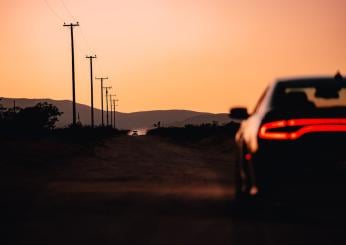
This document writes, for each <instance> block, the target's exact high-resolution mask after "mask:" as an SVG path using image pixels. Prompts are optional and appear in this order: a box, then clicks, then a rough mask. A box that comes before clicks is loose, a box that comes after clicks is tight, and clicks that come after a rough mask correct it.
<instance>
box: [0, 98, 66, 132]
mask: <svg viewBox="0 0 346 245" xmlns="http://www.w3.org/2000/svg"><path fill="white" fill-rule="evenodd" d="M0 114H1V117H0V128H1V129H2V130H4V131H6V130H10V131H11V130H12V131H13V130H15V131H27V132H37V131H42V130H52V129H54V128H55V123H56V122H57V121H58V117H59V116H60V115H61V114H62V112H60V111H59V109H58V108H57V107H56V106H54V105H52V104H48V103H47V102H45V103H38V104H37V105H35V106H33V107H26V108H19V107H16V108H15V109H14V108H8V109H4V108H3V107H1V106H0Z"/></svg>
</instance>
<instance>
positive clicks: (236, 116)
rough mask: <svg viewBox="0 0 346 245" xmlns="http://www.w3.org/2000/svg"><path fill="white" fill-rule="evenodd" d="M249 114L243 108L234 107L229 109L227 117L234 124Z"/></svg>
mask: <svg viewBox="0 0 346 245" xmlns="http://www.w3.org/2000/svg"><path fill="white" fill-rule="evenodd" d="M249 116H250V115H249V113H248V112H247V109H246V108H245V107H234V108H231V110H230V113H229V117H230V118H231V120H232V121H234V122H241V121H243V120H245V119H247V118H248V117H249Z"/></svg>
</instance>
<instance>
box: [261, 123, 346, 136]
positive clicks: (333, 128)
mask: <svg viewBox="0 0 346 245" xmlns="http://www.w3.org/2000/svg"><path fill="white" fill-rule="evenodd" d="M287 127H299V129H297V130H296V131H294V132H280V131H276V132H270V130H273V129H276V130H280V128H287ZM315 132H316V133H317V132H346V118H318V119H315V118H314V119H311V118H309V119H290V120H280V121H274V122H269V123H265V124H263V125H262V126H261V128H260V130H259V137H260V138H261V139H270V140H295V139H298V138H299V137H301V136H302V135H304V134H308V133H315Z"/></svg>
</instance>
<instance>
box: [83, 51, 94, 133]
mask: <svg viewBox="0 0 346 245" xmlns="http://www.w3.org/2000/svg"><path fill="white" fill-rule="evenodd" d="M85 58H87V59H89V60H90V91H91V127H92V128H93V127H94V81H93V78H94V77H93V59H96V55H94V56H91V55H90V56H86V57H85Z"/></svg>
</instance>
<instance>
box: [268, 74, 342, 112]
mask: <svg viewBox="0 0 346 245" xmlns="http://www.w3.org/2000/svg"><path fill="white" fill-rule="evenodd" d="M273 106H274V107H276V108H283V107H284V108H292V109H294V108H296V109H315V108H328V107H346V84H345V82H344V80H341V81H335V80H324V81H321V80H317V81H313V80H312V81H310V80H309V81H301V82H299V81H296V82H281V83H278V85H277V87H276V89H275V92H274V96H273Z"/></svg>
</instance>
